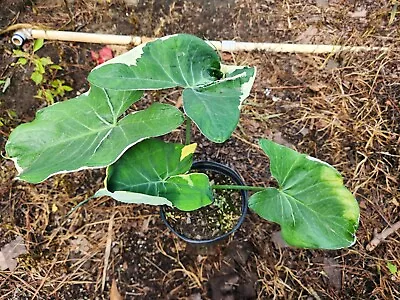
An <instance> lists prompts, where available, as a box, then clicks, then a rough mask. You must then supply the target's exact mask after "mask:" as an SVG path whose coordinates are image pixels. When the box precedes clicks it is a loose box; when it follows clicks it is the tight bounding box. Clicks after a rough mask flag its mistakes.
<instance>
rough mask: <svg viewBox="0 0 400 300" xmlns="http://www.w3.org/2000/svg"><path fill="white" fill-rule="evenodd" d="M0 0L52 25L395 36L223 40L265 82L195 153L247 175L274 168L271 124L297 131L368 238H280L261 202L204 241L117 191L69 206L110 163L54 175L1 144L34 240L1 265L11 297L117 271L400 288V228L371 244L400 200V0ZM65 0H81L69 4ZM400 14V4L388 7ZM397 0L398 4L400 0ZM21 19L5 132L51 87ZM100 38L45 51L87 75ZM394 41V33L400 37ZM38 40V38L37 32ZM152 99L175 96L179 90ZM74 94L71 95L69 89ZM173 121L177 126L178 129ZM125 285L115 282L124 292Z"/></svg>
mask: <svg viewBox="0 0 400 300" xmlns="http://www.w3.org/2000/svg"><path fill="white" fill-rule="evenodd" d="M4 2H5V3H4V4H3V3H2V4H1V6H0V29H1V28H5V27H7V26H9V25H12V24H14V23H32V24H35V25H38V26H43V27H45V28H53V29H62V30H76V31H87V32H92V31H93V32H103V33H116V34H135V35H144V36H163V35H166V34H171V33H176V32H187V33H192V34H196V35H198V36H200V37H204V38H207V39H236V40H241V41H255V42H257V41H268V42H296V43H325V44H328V43H337V44H348V45H365V46H389V47H392V48H393V49H392V50H391V51H389V52H387V53H380V52H370V53H368V52H364V53H341V54H336V55H311V54H310V55H306V54H301V55H300V54H272V53H263V52H254V53H236V54H229V53H225V54H223V57H224V59H225V60H226V61H227V62H231V63H237V64H246V65H254V66H257V71H258V74H257V78H256V82H255V85H254V88H253V90H252V93H251V95H250V97H249V99H248V101H247V102H246V105H244V107H243V109H242V117H241V122H240V125H239V127H238V129H237V130H236V131H235V133H234V134H233V136H232V138H231V139H230V140H229V141H228V142H226V143H224V144H221V145H214V144H212V143H210V142H208V141H207V140H205V139H204V138H203V137H202V136H201V135H200V134H199V133H198V132H195V135H194V139H195V141H196V142H197V143H198V144H199V147H198V150H197V152H196V155H197V156H196V158H197V159H209V160H214V161H218V162H222V163H226V164H228V165H230V166H232V167H234V168H235V169H236V170H237V171H239V172H240V173H241V174H242V176H243V177H244V179H245V181H246V182H247V183H248V184H257V185H264V184H268V183H269V182H270V180H271V179H270V178H269V175H268V174H267V173H266V168H267V166H268V159H267V158H266V157H265V156H263V155H262V153H260V151H259V149H258V148H257V146H256V143H257V140H258V139H259V138H261V137H264V138H271V139H274V140H275V141H277V142H279V143H283V144H287V145H291V146H292V147H294V148H296V149H297V150H299V151H301V152H305V153H308V154H310V155H312V156H315V157H317V158H319V159H321V160H325V161H327V162H329V163H330V164H332V165H333V166H335V167H336V168H337V169H338V170H339V171H340V172H341V173H342V174H343V177H344V179H345V182H346V185H347V187H348V188H349V189H350V190H351V191H352V193H353V194H354V195H355V196H356V198H357V199H358V201H359V203H360V209H361V218H360V227H359V230H358V232H357V237H358V239H357V242H356V244H355V245H354V246H352V247H351V248H349V249H343V250H337V251H321V250H300V249H292V248H282V247H279V246H278V244H277V242H276V239H275V238H274V237H275V233H276V232H277V231H279V226H278V225H276V224H272V223H269V222H266V221H263V220H261V219H260V218H259V217H258V216H256V215H255V214H252V213H249V215H248V216H247V218H246V221H245V223H244V225H243V226H242V227H241V228H240V230H239V231H238V232H237V233H236V234H235V235H234V236H232V237H231V238H229V239H228V240H226V241H224V242H221V243H219V244H217V245H213V246H210V247H195V246H193V245H188V244H186V243H184V242H182V241H180V240H179V239H177V238H176V237H174V236H173V235H172V234H171V233H170V232H168V230H167V229H166V227H165V225H163V224H162V222H161V221H160V218H159V216H158V208H157V207H150V206H143V205H124V204H121V203H116V202H115V201H113V200H111V199H108V198H101V199H95V200H91V201H89V202H88V203H87V204H86V205H84V206H82V207H80V208H79V209H77V210H76V211H75V212H73V213H72V214H71V215H70V216H69V217H67V216H66V215H67V213H68V212H69V211H70V209H71V208H73V207H74V206H75V205H77V204H78V203H79V202H80V201H82V200H84V199H86V198H87V197H88V196H90V195H92V194H93V192H95V191H96V190H97V189H98V188H99V187H100V186H101V185H102V181H103V178H104V170H86V171H81V172H77V173H73V174H66V175H57V176H54V177H52V178H51V179H48V180H46V181H45V182H44V183H41V184H38V185H32V184H27V183H24V182H20V181H15V180H13V178H14V177H15V175H16V171H15V170H14V167H13V164H12V162H10V161H7V160H5V159H1V160H0V248H1V247H2V246H4V245H6V244H7V243H9V242H10V241H12V240H13V239H14V238H15V237H16V236H22V237H23V239H24V241H25V244H26V247H27V251H28V253H27V254H25V255H23V256H20V257H19V258H18V266H17V268H16V269H15V270H14V271H12V272H11V271H8V270H6V271H0V299H109V297H110V296H109V293H110V289H111V284H112V282H113V279H115V283H116V287H117V289H118V291H119V293H120V294H122V295H123V296H124V297H125V299H193V300H194V299H196V300H197V299H272V298H279V299H295V298H296V299H297V298H304V299H313V298H314V299H399V298H400V289H399V284H400V273H397V274H392V273H391V272H390V270H389V267H388V263H391V264H392V265H395V266H397V268H398V269H400V256H399V253H400V233H399V232H395V233H393V234H392V235H390V236H389V237H388V238H387V239H385V240H384V241H383V242H382V243H381V244H380V245H378V246H377V247H376V248H375V249H374V250H373V251H367V250H366V246H367V245H368V243H369V242H370V241H371V240H372V239H373V237H374V234H375V233H376V232H380V231H382V230H384V229H385V228H388V227H390V226H391V225H393V224H395V223H396V222H399V221H400V219H399V216H400V213H399V211H400V208H399V202H400V200H399V199H400V188H399V186H400V178H399V174H400V122H399V120H400V101H399V99H400V68H399V66H400V54H399V49H398V45H399V36H398V28H399V25H400V20H399V18H400V17H399V14H398V13H397V11H396V10H395V6H394V5H391V3H390V1H341V0H329V1H328V0H317V1H300V0H298V1H295V0H288V1H273V0H268V1H256V0H237V1H233V0H229V1H171V0H169V1H128V0H126V1H122V0H121V1H90V0H85V1H83V0H79V1H68V0H67V1H63V0H59V1H51V3H50V1H41V0H39V1H22V0H21V1H17V0H5V1H4ZM66 3H67V4H68V5H66ZM393 12H394V18H391V14H392V15H393ZM396 13H397V14H396ZM9 38H10V35H9V34H5V35H3V36H1V37H0V80H1V79H4V78H6V77H10V78H11V85H10V86H9V88H8V89H7V90H6V91H5V93H4V94H3V93H1V91H0V148H1V151H2V152H3V150H4V145H5V142H6V140H7V137H8V135H9V134H10V132H11V130H12V129H13V128H15V127H16V126H17V125H18V124H20V123H22V122H27V121H30V120H32V119H33V117H34V113H35V111H36V109H38V108H40V107H44V106H46V105H47V103H46V102H45V101H43V100H38V99H36V98H34V96H35V94H36V91H37V88H38V87H37V86H35V85H34V83H33V82H32V81H30V79H29V77H30V73H29V72H30V70H29V69H26V70H25V69H22V68H21V67H18V66H13V65H12V62H13V61H15V59H14V58H13V57H12V48H13V47H12V45H11V44H10V42H9ZM100 47H101V46H100V45H86V44H76V43H62V42H51V41H48V42H46V44H45V46H44V47H43V49H41V50H40V51H39V52H38V55H40V56H50V57H51V58H52V59H53V61H56V62H57V63H59V64H60V65H61V66H62V67H63V70H62V71H60V72H59V73H58V76H59V77H60V78H62V79H64V80H65V81H66V82H67V83H68V84H70V85H71V86H73V88H74V91H72V92H71V93H69V94H68V96H69V97H73V96H75V95H76V93H77V92H80V93H81V92H83V91H85V90H86V89H87V82H86V81H85V78H86V75H87V73H88V72H89V70H90V69H91V68H92V67H94V62H92V61H91V58H90V50H98V49H99V48H100ZM395 47H397V48H395ZM27 48H28V49H29V45H27ZM146 97H147V98H146V99H147V100H149V101H150V100H157V99H159V98H160V97H161V98H162V99H163V100H162V101H166V102H171V103H174V102H175V101H176V100H177V99H178V94H177V93H176V92H175V91H167V92H165V93H163V94H160V93H149V94H148V95H147V96H146ZM57 100H58V101H62V100H64V99H62V98H60V99H57ZM181 138H182V137H181V136H180V135H179V134H177V133H174V135H172V137H171V139H175V140H176V139H178V140H179V139H181ZM114 296H115V294H114Z"/></svg>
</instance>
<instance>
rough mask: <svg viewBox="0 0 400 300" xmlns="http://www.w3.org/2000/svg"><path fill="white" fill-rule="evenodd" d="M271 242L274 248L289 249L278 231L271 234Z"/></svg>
mask: <svg viewBox="0 0 400 300" xmlns="http://www.w3.org/2000/svg"><path fill="white" fill-rule="evenodd" d="M271 241H272V242H273V243H274V245H275V247H276V248H288V247H290V246H289V245H288V244H286V242H285V241H284V240H283V238H282V234H281V232H280V231H275V232H273V233H271Z"/></svg>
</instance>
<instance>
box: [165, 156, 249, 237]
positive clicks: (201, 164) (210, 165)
mask: <svg viewBox="0 0 400 300" xmlns="http://www.w3.org/2000/svg"><path fill="white" fill-rule="evenodd" d="M191 169H197V170H210V171H214V172H216V173H219V174H223V175H225V176H228V177H230V178H231V179H232V180H233V181H234V182H235V184H237V185H245V183H244V180H243V178H242V177H241V176H240V175H239V173H237V172H236V171H235V170H234V169H232V168H230V167H228V166H226V165H223V164H220V163H217V162H214V161H203V160H202V161H195V162H194V163H193V164H192V168H191ZM239 192H240V194H241V199H242V205H241V208H242V210H241V215H240V218H239V220H238V221H237V223H236V225H235V226H234V227H233V228H232V229H231V230H229V231H228V232H226V233H224V234H222V235H220V236H216V237H214V238H210V239H204V240H196V239H193V238H189V237H187V236H185V235H183V234H181V233H179V232H177V231H176V230H175V229H174V228H173V227H172V226H171V224H170V223H169V222H168V220H167V218H166V216H165V212H164V207H165V206H161V207H160V216H161V219H162V220H163V222H164V224H165V225H166V226H167V227H168V229H169V230H171V231H172V232H173V233H174V234H175V235H177V236H178V237H179V238H181V239H182V240H184V241H185V242H188V243H191V244H211V243H214V242H218V241H220V240H222V239H224V238H226V237H228V236H229V235H231V234H232V233H234V232H235V231H237V230H238V229H239V227H240V226H241V225H242V223H243V222H244V219H245V217H246V214H247V209H248V205H247V204H248V193H247V191H246V190H240V191H239Z"/></svg>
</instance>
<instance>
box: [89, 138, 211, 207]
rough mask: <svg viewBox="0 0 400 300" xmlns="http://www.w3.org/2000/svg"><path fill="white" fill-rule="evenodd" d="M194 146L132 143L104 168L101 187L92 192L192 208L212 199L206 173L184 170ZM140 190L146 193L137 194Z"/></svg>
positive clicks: (144, 142) (187, 167) (150, 140)
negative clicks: (189, 172)
mask: <svg viewBox="0 0 400 300" xmlns="http://www.w3.org/2000/svg"><path fill="white" fill-rule="evenodd" d="M193 151H194V148H193V147H192V146H183V145H181V144H174V143H166V142H163V141H160V140H156V139H149V140H145V141H143V142H141V143H139V144H137V145H135V147H132V148H131V149H129V150H128V151H126V152H125V153H124V155H122V156H121V158H120V159H119V160H118V161H116V162H115V163H114V164H112V165H110V166H109V167H108V168H107V178H106V183H105V189H102V190H100V191H99V192H97V193H96V196H102V195H107V196H110V197H113V198H114V199H116V200H119V201H123V202H130V203H151V204H156V205H160V204H168V205H174V206H176V207H178V208H179V209H181V210H186V211H188V210H194V209H197V208H200V207H202V206H204V205H208V204H210V203H211V201H212V193H211V189H210V184H209V181H208V177H207V176H206V175H204V174H197V173H193V174H184V173H186V172H188V171H189V170H190V167H191V165H192V156H193V154H192V153H193ZM141 194H146V195H149V196H154V197H153V198H151V197H148V196H146V199H144V198H141Z"/></svg>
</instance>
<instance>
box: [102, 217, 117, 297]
mask: <svg viewBox="0 0 400 300" xmlns="http://www.w3.org/2000/svg"><path fill="white" fill-rule="evenodd" d="M114 216H115V212H114V213H113V214H112V216H111V218H110V223H108V234H107V243H106V251H105V253H104V267H103V279H102V281H101V291H102V292H103V291H104V287H105V285H106V276H107V267H108V260H109V258H110V253H111V243H112V238H113V232H112V229H113V225H114Z"/></svg>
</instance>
